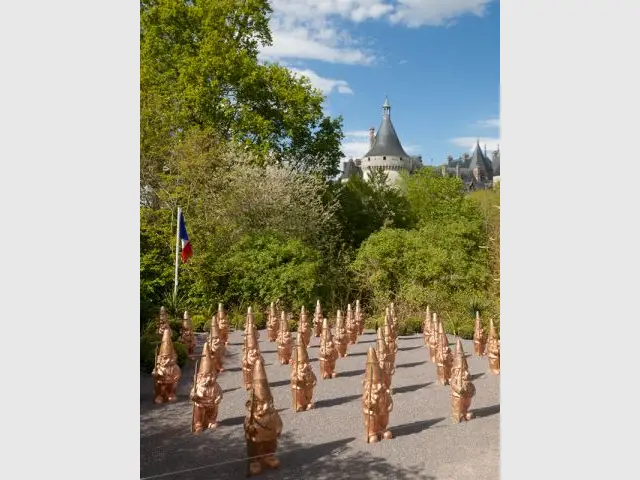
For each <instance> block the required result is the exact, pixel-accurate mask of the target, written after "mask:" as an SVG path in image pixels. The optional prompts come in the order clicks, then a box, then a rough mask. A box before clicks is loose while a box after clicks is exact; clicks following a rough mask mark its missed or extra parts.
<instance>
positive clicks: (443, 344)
mask: <svg viewBox="0 0 640 480" xmlns="http://www.w3.org/2000/svg"><path fill="white" fill-rule="evenodd" d="M438 340H439V342H438V349H437V351H436V365H437V366H438V382H439V383H440V384H441V385H449V380H450V379H451V367H452V366H453V355H452V353H451V349H450V348H449V338H448V337H447V334H446V333H445V332H444V328H443V327H442V323H438Z"/></svg>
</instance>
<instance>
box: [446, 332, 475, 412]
mask: <svg viewBox="0 0 640 480" xmlns="http://www.w3.org/2000/svg"><path fill="white" fill-rule="evenodd" d="M475 394H476V387H475V385H474V384H473V383H471V376H470V375H469V366H468V365H467V359H466V358H465V355H464V351H463V350H462V342H461V341H460V339H459V338H458V341H457V343H456V358H455V361H454V363H453V368H452V369H451V408H452V414H451V415H452V416H451V418H452V420H453V423H460V422H461V421H462V420H471V419H472V418H473V413H471V412H469V407H471V399H472V398H473V396H474V395H475Z"/></svg>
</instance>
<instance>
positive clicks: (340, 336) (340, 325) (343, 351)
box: [333, 310, 349, 358]
mask: <svg viewBox="0 0 640 480" xmlns="http://www.w3.org/2000/svg"><path fill="white" fill-rule="evenodd" d="M333 342H334V345H335V346H336V348H337V349H338V355H339V356H340V357H341V358H342V357H346V356H347V345H348V343H349V335H348V333H347V329H346V328H345V327H344V320H343V319H342V312H341V311H340V310H338V313H337V314H336V334H335V335H334V336H333Z"/></svg>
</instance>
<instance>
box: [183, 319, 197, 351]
mask: <svg viewBox="0 0 640 480" xmlns="http://www.w3.org/2000/svg"><path fill="white" fill-rule="evenodd" d="M179 341H180V342H181V343H184V344H185V345H186V347H187V352H188V354H189V355H193V352H194V351H195V349H196V335H195V333H193V324H192V323H191V316H190V315H189V313H188V312H184V316H183V317H182V329H181V331H180V340H179Z"/></svg>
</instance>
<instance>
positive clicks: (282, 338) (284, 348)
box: [277, 312, 293, 365]
mask: <svg viewBox="0 0 640 480" xmlns="http://www.w3.org/2000/svg"><path fill="white" fill-rule="evenodd" d="M279 327H280V328H279V330H278V338H277V342H278V360H280V363H281V364H282V365H287V364H288V363H289V362H290V361H291V350H292V349H293V339H292V338H291V332H290V331H289V324H288V322H287V314H286V313H285V312H281V314H280V323H279Z"/></svg>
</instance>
